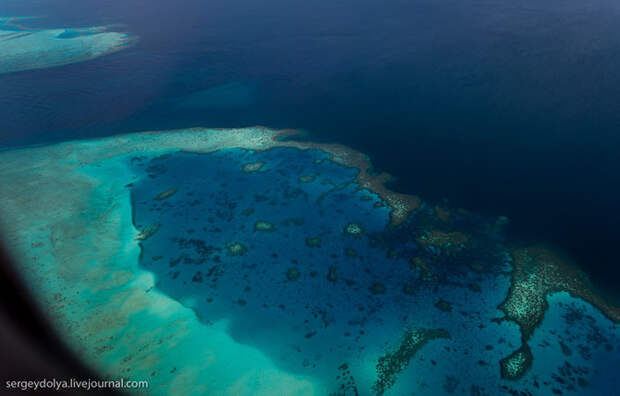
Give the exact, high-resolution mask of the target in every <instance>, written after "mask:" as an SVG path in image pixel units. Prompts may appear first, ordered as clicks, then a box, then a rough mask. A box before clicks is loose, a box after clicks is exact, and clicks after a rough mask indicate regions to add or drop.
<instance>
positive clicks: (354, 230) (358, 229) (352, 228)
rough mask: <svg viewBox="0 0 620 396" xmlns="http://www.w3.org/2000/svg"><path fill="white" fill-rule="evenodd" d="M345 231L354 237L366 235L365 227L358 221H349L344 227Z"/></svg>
mask: <svg viewBox="0 0 620 396" xmlns="http://www.w3.org/2000/svg"><path fill="white" fill-rule="evenodd" d="M344 232H345V233H346V234H348V235H351V236H353V237H356V238H359V237H360V236H362V235H364V229H363V228H362V226H361V225H359V224H357V223H349V224H347V225H346V227H344Z"/></svg>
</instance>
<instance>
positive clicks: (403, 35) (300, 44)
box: [0, 0, 620, 290]
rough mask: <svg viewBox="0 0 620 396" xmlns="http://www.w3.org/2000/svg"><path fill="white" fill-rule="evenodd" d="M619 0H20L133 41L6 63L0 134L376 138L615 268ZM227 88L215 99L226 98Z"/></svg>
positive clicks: (427, 193)
mask: <svg viewBox="0 0 620 396" xmlns="http://www.w3.org/2000/svg"><path fill="white" fill-rule="evenodd" d="M619 12H620V6H618V3H617V2H615V1H612V0H595V1H592V2H588V3H584V2H582V1H578V0H569V1H555V0H553V1H548V2H544V3H541V2H538V1H521V2H519V3H518V4H515V3H514V2H510V1H501V0H495V1H487V0H484V1H481V0H468V1H465V2H460V1H459V2H456V1H447V2H435V1H427V0H421V1H415V2H410V1H398V0H390V1H388V2H382V3H376V2H370V1H361V2H360V1H355V2H353V1H337V2H333V1H330V2H327V1H325V2H318V3H317V2H313V3H308V2H301V1H295V2H290V1H279V0H269V1H265V2H261V3H253V2H242V1H233V2H230V1H209V2H204V1H197V0H191V1H186V2H184V5H183V7H178V5H177V4H175V3H173V2H169V1H160V0H156V1H151V2H148V3H146V2H144V1H137V0H130V1H108V2H97V1H82V2H80V3H79V4H76V3H75V2H73V1H56V2H54V3H49V2H45V1H33V0H19V1H15V0H9V1H4V2H3V3H2V5H1V6H0V14H3V15H8V16H24V15H44V16H45V18H42V19H39V20H36V19H35V20H32V21H29V22H28V24H30V25H31V26H37V25H39V26H41V25H42V26H69V27H76V26H85V25H91V26H92V25H108V24H113V25H121V26H122V27H123V29H124V30H125V31H126V32H129V33H131V34H134V35H137V36H139V43H138V44H137V45H136V46H135V47H133V48H131V49H130V50H127V51H124V52H121V53H117V54H115V55H112V56H109V57H105V58H100V59H98V60H96V61H93V62H88V63H83V64H79V65H71V66H67V67H64V68H54V69H48V70H44V71H39V72H37V73H15V74H10V75H2V76H0V87H1V88H2V89H1V90H0V144H2V145H3V146H15V145H23V144H33V143H40V142H49V141H61V140H65V139H68V138H80V137H92V136H105V135H110V134H116V133H120V132H130V131H142V130H154V129H170V128H179V127H189V126H208V127H239V126H247V125H266V126H270V127H275V128H298V129H303V130H307V131H309V132H310V133H311V134H312V137H313V139H314V140H317V139H318V140H325V141H334V142H339V143H343V144H346V145H349V146H352V147H355V148H357V149H359V150H360V151H363V152H365V153H368V154H369V155H370V156H371V157H372V158H373V160H374V163H375V165H376V166H377V167H378V168H380V169H383V170H386V171H388V172H390V173H392V174H394V175H395V176H396V177H397V181H396V183H395V184H394V188H396V189H398V190H400V191H403V192H407V193H416V194H419V195H422V196H424V197H425V198H427V199H429V200H434V201H440V200H442V199H447V200H449V201H450V203H451V204H452V205H454V206H460V207H464V208H468V209H474V210H477V211H479V212H482V213H488V214H491V215H506V216H508V217H510V218H511V220H512V227H513V231H514V232H515V233H516V234H519V235H520V236H521V237H522V238H534V239H540V238H543V239H545V240H547V241H548V242H549V243H554V244H556V245H558V247H560V248H562V249H565V250H567V251H568V252H569V253H571V254H572V255H573V256H574V257H575V258H576V259H578V261H579V262H581V263H582V264H583V265H584V268H586V270H588V271H589V272H590V273H591V274H592V275H593V276H594V277H596V278H597V280H598V282H599V284H601V285H604V286H606V288H607V289H608V290H613V289H614V286H615V283H614V282H615V279H617V277H618V272H617V269H615V268H616V266H612V265H609V262H612V261H613V259H614V257H615V254H616V252H615V247H614V242H617V241H618V240H620V238H619V236H620V235H619V234H618V231H617V225H618V224H620V217H619V216H620V215H619V214H618V213H620V211H618V210H617V209H618V208H617V201H618V198H619V197H620V190H619V189H618V186H619V185H620V183H619V182H620V179H619V178H620V176H619V175H620V172H618V170H619V165H618V161H617V152H618V150H619V149H620V138H619V137H618V134H617V130H618V128H619V127H620V100H619V99H620V77H619V75H618V72H617V70H618V64H619V63H620V52H619V48H618V43H617V40H615V37H617V36H618V34H619V33H620V24H619V23H618V16H619ZM214 95H217V97H218V98H219V100H214V99H213V98H214V97H215V96H214Z"/></svg>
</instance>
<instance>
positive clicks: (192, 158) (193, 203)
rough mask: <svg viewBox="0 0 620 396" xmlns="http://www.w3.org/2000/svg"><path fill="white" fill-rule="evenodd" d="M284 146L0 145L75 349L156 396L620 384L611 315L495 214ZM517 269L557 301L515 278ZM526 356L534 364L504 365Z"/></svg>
mask: <svg viewBox="0 0 620 396" xmlns="http://www.w3.org/2000/svg"><path fill="white" fill-rule="evenodd" d="M289 133H290V132H282V131H273V130H270V129H266V128H245V129H235V130H209V129H189V130H179V131H164V132H150V133H139V134H132V135H122V136H116V137H111V138H105V139H99V140H88V141H73V142H66V143H61V144H56V145H50V146H41V147H35V148H24V149H16V150H7V151H4V152H2V153H0V179H1V181H2V185H3V192H2V201H1V203H0V205H1V206H0V213H1V214H2V215H1V219H2V228H3V229H4V231H5V232H6V235H9V236H10V237H9V238H10V240H9V241H8V242H9V245H10V246H9V247H10V248H11V249H12V251H13V252H14V253H15V255H16V258H17V259H18V262H19V263H20V265H21V269H22V272H23V274H24V276H25V279H27V281H28V284H29V285H30V286H31V287H32V290H33V291H34V293H35V294H36V296H37V297H38V299H39V301H40V302H41V304H42V305H43V306H44V307H45V308H46V309H47V310H48V311H49V312H50V317H51V318H52V320H53V322H54V324H55V325H56V327H57V328H58V330H59V332H60V334H61V335H63V336H64V338H65V339H66V340H67V342H68V344H69V345H70V346H71V347H72V348H73V349H74V350H75V351H76V352H77V353H78V355H79V356H81V357H82V358H83V359H84V360H85V361H86V362H87V363H88V364H90V365H91V366H92V367H94V368H95V369H97V370H98V371H99V372H101V373H103V374H104V375H106V376H109V377H112V378H118V377H127V378H132V379H136V380H142V379H148V380H149V381H150V383H151V388H150V391H151V392H152V393H154V394H213V395H217V394H221V395H246V394H247V395H250V394H252V395H253V394H265V395H276V394H282V395H312V394H314V395H324V394H325V395H327V394H335V395H355V394H360V395H373V394H386V395H402V394H451V393H452V394H472V395H495V394H514V392H523V393H522V394H537V395H538V394H542V395H546V394H549V395H553V394H579V395H584V394H592V395H595V394H610V393H609V392H610V391H611V390H613V389H616V388H615V387H617V386H618V378H617V376H616V375H615V371H616V367H618V364H619V363H620V349H619V348H620V345H619V337H620V327H619V326H618V324H617V322H618V315H617V314H618V309H617V307H614V306H613V305H610V304H609V303H607V302H605V301H604V300H602V299H600V298H599V297H597V296H596V295H595V294H594V292H593V291H592V290H593V289H592V288H591V286H590V285H589V284H588V282H587V281H585V280H584V281H583V282H582V281H579V282H577V281H570V282H565V281H562V282H560V281H558V280H557V279H556V278H554V277H548V276H547V275H545V274H544V271H542V270H539V269H537V268H539V267H541V268H542V267H544V266H550V265H553V266H555V267H553V268H554V269H555V272H557V273H566V274H568V273H571V272H570V271H572V270H571V267H570V265H568V264H566V265H565V264H564V263H563V262H561V260H558V261H553V263H550V262H547V261H544V260H545V259H544V258H541V257H543V256H544V255H543V256H541V255H540V254H539V253H535V252H540V251H541V250H542V251H544V252H546V253H545V254H549V255H553V253H550V250H549V248H546V247H536V248H532V249H531V250H527V249H528V247H523V246H521V245H519V243H518V241H509V240H506V238H505V236H504V227H505V224H506V219H504V218H487V217H483V216H480V215H477V214H475V213H471V212H468V211H466V210H458V209H454V208H449V207H442V206H436V205H432V204H429V203H426V202H422V201H420V200H419V199H416V198H414V197H406V196H402V195H399V194H396V193H393V192H391V191H389V190H388V189H386V188H385V186H384V182H385V181H386V180H388V176H387V175H383V174H382V175H376V174H373V173H372V171H371V170H370V164H369V162H368V159H367V158H366V157H365V156H364V155H363V154H361V153H358V152H355V151H353V150H351V149H348V148H346V147H343V146H337V145H321V144H313V143H311V142H297V141H295V140H291V139H282V138H281V137H282V135H285V134H289ZM524 249H525V250H524ZM515 252H519V253H515ZM524 252H525V253H524ZM519 254H520V255H519ZM524 255H525V257H528V259H527V260H526V264H525V267H524V268H525V270H526V271H531V273H529V274H528V275H527V276H526V278H527V279H529V280H532V279H534V280H535V279H538V278H540V279H542V280H543V283H544V284H545V285H548V284H550V283H553V282H556V283H555V284H554V287H553V288H552V289H549V290H550V291H547V289H544V290H545V291H544V292H543V291H541V290H543V288H542V286H540V287H538V288H536V287H534V288H529V289H527V288H523V287H520V284H519V283H517V282H518V280H519V279H520V278H519V277H520V276H521V275H522V274H521V273H519V272H518V271H520V270H521V269H520V268H521V266H517V265H515V257H519V258H520V260H521V259H522V257H524ZM544 257H547V256H544ZM553 257H555V256H553ZM528 260H529V261H528ZM554 260H555V259H554ZM543 261H544V262H543ZM520 262H521V261H520ZM532 263H534V264H536V263H538V264H540V266H539V267H536V266H535V265H533V264H532ZM563 271H564V272H563ZM571 274H573V273H571ZM545 276H547V277H546V278H545ZM580 276H581V275H580V274H578V275H571V279H573V280H574V279H581V278H580ZM584 279H585V278H584ZM571 282H577V283H571ZM533 284H535V285H536V283H533ZM511 288H512V289H511ZM524 290H525V291H524ZM536 298H538V299H542V300H543V301H545V302H546V304H547V305H544V304H543V305H541V306H538V305H535V304H533V303H532V304H531V305H528V304H530V302H531V301H537V300H536ZM504 302H508V303H507V304H504V305H502V304H503V303H504ZM500 306H503V307H504V310H502V309H500ZM506 307H508V308H506ZM537 315H539V316H537ZM540 315H542V316H540ZM523 317H525V319H527V320H530V319H531V320H530V321H529V322H527V323H530V322H531V323H534V326H533V328H532V333H531V334H530V335H526V333H527V331H526V330H524V328H523V324H520V323H522V322H520V320H522V319H523ZM538 317H541V318H542V320H539V321H536V320H535V319H532V318H538ZM523 323H526V322H523ZM520 326H521V327H520ZM523 345H527V347H528V348H529V350H531V357H532V358H531V359H530V360H529V361H517V360H514V361H512V362H510V361H508V360H506V358H507V357H508V356H512V355H511V354H512V353H513V352H514V351H516V350H517V349H519V348H521V347H523ZM502 361H504V362H506V361H508V362H509V363H511V364H512V365H511V366H510V367H512V368H514V372H513V374H514V375H507V374H506V372H510V371H506V370H503V369H502V367H501V366H500V363H501V362H502ZM515 373H516V374H515Z"/></svg>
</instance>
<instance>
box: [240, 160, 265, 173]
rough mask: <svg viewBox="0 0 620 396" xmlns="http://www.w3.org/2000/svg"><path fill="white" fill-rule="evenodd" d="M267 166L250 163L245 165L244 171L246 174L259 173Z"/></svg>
mask: <svg viewBox="0 0 620 396" xmlns="http://www.w3.org/2000/svg"><path fill="white" fill-rule="evenodd" d="M264 165H265V163H264V162H261V161H258V162H250V163H248V164H243V168H242V169H243V171H244V172H246V173H251V172H258V171H259V170H261V168H262V167H263V166H264Z"/></svg>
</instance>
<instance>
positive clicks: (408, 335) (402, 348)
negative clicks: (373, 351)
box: [373, 329, 450, 395]
mask: <svg viewBox="0 0 620 396" xmlns="http://www.w3.org/2000/svg"><path fill="white" fill-rule="evenodd" d="M437 338H450V333H448V332H447V331H446V330H444V329H408V330H407V331H405V335H404V336H403V338H402V340H401V342H400V344H399V345H398V347H397V348H396V350H394V351H391V352H388V353H386V354H385V355H383V356H382V357H380V358H379V362H378V363H377V375H378V377H379V378H378V379H377V381H376V382H375V385H374V386H373V390H374V391H375V392H376V393H377V395H383V394H384V393H385V392H386V391H387V390H388V389H389V388H391V387H392V386H393V385H394V383H395V382H396V380H397V378H398V374H399V373H400V372H401V371H402V370H404V369H405V367H407V365H409V361H410V360H411V358H413V357H414V356H415V354H416V353H417V352H418V351H419V350H420V348H422V346H424V344H426V343H427V342H429V341H431V340H434V339H437Z"/></svg>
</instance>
